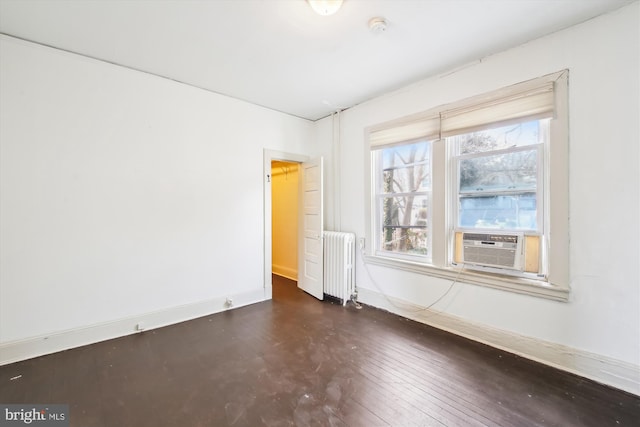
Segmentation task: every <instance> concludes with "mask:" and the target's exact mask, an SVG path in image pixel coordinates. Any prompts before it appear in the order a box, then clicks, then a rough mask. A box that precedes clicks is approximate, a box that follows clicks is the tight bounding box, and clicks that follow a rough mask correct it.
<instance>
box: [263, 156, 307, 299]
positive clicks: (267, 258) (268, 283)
mask: <svg viewBox="0 0 640 427" xmlns="http://www.w3.org/2000/svg"><path fill="white" fill-rule="evenodd" d="M310 158H311V157H310V156H307V155H304V154H297V153H288V152H285V151H278V150H269V149H266V148H265V149H264V152H263V175H262V178H263V180H264V181H263V184H264V192H263V193H264V212H263V217H264V250H263V252H264V297H265V299H271V298H272V289H273V283H272V280H271V273H272V267H273V266H272V264H273V254H272V253H271V245H272V237H273V236H272V230H271V213H272V210H271V209H272V199H271V162H272V161H274V160H279V161H283V162H291V163H303V162H306V161H308V160H310ZM298 185H300V183H298ZM299 221H300V213H298V222H299Z"/></svg>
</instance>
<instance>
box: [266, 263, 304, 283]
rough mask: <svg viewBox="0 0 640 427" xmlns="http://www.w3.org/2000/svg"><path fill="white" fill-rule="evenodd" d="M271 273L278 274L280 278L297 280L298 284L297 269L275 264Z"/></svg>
mask: <svg viewBox="0 0 640 427" xmlns="http://www.w3.org/2000/svg"><path fill="white" fill-rule="evenodd" d="M271 271H273V274H277V275H278V276H282V277H286V278H287V279H291V280H295V281H296V282H297V281H298V270H297V269H295V268H289V267H283V266H281V265H275V264H273V265H272V266H271Z"/></svg>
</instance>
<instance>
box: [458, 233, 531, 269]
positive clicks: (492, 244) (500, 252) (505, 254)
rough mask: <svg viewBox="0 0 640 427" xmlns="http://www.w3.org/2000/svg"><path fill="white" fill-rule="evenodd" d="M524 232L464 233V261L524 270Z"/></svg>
mask: <svg viewBox="0 0 640 427" xmlns="http://www.w3.org/2000/svg"><path fill="white" fill-rule="evenodd" d="M523 242H524V234H523V233H500V232H497V233H476V232H463V233H462V262H463V263H465V264H467V265H471V266H480V267H492V268H501V269H508V270H518V271H523V265H524V262H523V261H524V256H523V255H524V254H523V250H522V245H523Z"/></svg>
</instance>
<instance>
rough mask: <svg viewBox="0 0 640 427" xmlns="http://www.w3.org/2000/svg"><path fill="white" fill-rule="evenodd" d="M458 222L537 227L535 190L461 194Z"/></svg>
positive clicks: (480, 224)
mask: <svg viewBox="0 0 640 427" xmlns="http://www.w3.org/2000/svg"><path fill="white" fill-rule="evenodd" d="M458 218H459V224H458V225H459V226H460V227H465V228H501V229H514V230H536V229H537V228H538V227H537V211H536V193H521V194H510V195H496V196H480V197H463V196H462V197H460V210H459V215H458Z"/></svg>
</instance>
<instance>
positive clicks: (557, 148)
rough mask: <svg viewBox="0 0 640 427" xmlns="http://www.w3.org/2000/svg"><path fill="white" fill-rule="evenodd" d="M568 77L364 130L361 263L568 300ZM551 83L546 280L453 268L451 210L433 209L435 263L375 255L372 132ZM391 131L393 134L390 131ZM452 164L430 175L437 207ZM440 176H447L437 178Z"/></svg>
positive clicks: (436, 149)
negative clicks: (552, 114)
mask: <svg viewBox="0 0 640 427" xmlns="http://www.w3.org/2000/svg"><path fill="white" fill-rule="evenodd" d="M568 75H569V70H563V71H560V72H557V73H552V74H549V75H546V76H542V77H539V78H536V79H532V80H529V81H526V82H522V83H518V84H515V85H512V86H509V87H506V88H501V89H497V90H496V91H494V92H491V93H489V94H481V95H478V96H475V97H472V98H469V99H466V100H462V101H458V102H455V103H451V104H447V105H443V106H438V107H436V108H433V109H430V110H428V111H426V112H422V113H418V114H413V115H411V116H408V117H403V118H399V119H396V120H391V121H389V122H386V123H381V124H377V125H375V126H371V127H368V128H366V129H365V130H364V134H365V135H364V141H365V142H364V144H365V150H364V152H365V156H364V161H365V165H364V172H365V187H366V188H365V190H366V191H365V193H364V194H365V198H366V200H365V206H367V207H368V212H367V213H366V215H365V226H366V238H367V241H368V242H371V243H370V244H369V245H367V248H366V252H365V253H364V256H363V262H365V263H367V264H372V265H379V266H382V267H387V268H394V269H398V270H403V271H409V272H413V273H418V274H423V275H428V276H433V277H438V278H443V279H449V280H451V279H456V278H457V280H458V281H459V282H462V283H468V284H474V285H480V286H487V287H490V288H495V289H501V290H505V291H511V292H516V293H520V294H525V295H531V296H536V297H543V298H548V299H552V300H557V301H564V302H566V301H568V300H569V294H570V287H569V197H568V195H569V173H568V165H569V131H568V130H569V123H568V122H569V112H568ZM549 82H553V83H554V84H555V87H554V91H555V92H554V96H555V117H557V118H560V120H551V124H550V135H551V136H550V139H551V143H550V144H549V148H548V150H545V155H546V156H547V157H546V158H545V164H547V165H548V167H546V168H545V174H546V176H545V177H544V179H545V180H546V182H547V183H548V185H547V189H546V192H545V196H544V197H545V199H546V200H545V203H544V209H545V210H546V211H545V213H544V216H546V218H548V224H546V225H547V226H548V227H549V231H548V232H547V233H546V238H545V248H544V249H543V250H546V251H547V255H546V256H547V259H548V263H549V264H548V270H547V271H548V275H547V278H546V280H536V279H530V278H525V277H512V276H506V275H505V276H502V275H497V274H491V273H485V272H480V271H470V270H466V269H464V270H463V271H462V272H460V269H459V268H456V267H455V266H451V260H450V255H449V254H450V252H451V251H450V248H451V245H452V237H451V235H450V234H451V233H450V232H449V230H450V229H451V223H450V222H451V221H452V220H451V218H452V215H451V213H450V212H448V211H447V208H444V209H437V210H434V211H433V213H432V236H431V238H432V248H431V249H432V262H431V264H426V263H420V262H412V261H409V260H402V259H397V258H391V257H385V256H380V255H376V254H375V248H374V243H373V242H374V236H375V230H374V229H373V227H374V218H373V215H374V212H375V208H376V205H375V197H373V195H374V188H373V183H374V182H375V177H374V173H375V170H374V168H373V167H372V164H371V151H372V147H371V143H370V135H371V133H372V132H377V133H381V132H384V131H385V130H386V129H393V128H396V127H400V128H403V127H405V128H406V127H407V123H415V122H416V121H419V120H420V119H423V118H424V119H427V118H432V117H434V116H435V115H437V114H440V112H443V111H447V110H450V109H451V108H459V107H460V106H461V105H471V104H473V103H474V102H481V101H486V99H487V98H488V97H489V98H490V97H492V96H498V97H499V96H504V94H508V93H510V92H514V91H519V90H520V91H521V90H522V89H523V88H531V87H535V86H536V85H542V84H544V83H549ZM390 133H392V132H390ZM432 144H433V145H432V156H433V158H434V159H436V158H439V157H438V156H444V157H440V158H449V156H446V151H447V150H450V149H451V148H450V147H447V146H446V144H445V140H444V138H441V139H438V140H435V141H433V142H432ZM447 163H448V162H442V164H440V163H439V162H433V164H432V173H433V176H434V180H433V186H432V198H433V200H432V203H433V204H434V206H445V207H448V206H449V204H448V201H450V200H451V196H452V195H451V192H452V189H451V185H447V181H451V179H450V175H451V173H452V171H451V167H450V165H448V164H447ZM436 176H440V177H447V178H449V179H440V180H439V181H437V182H436V178H435V177H436Z"/></svg>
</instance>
